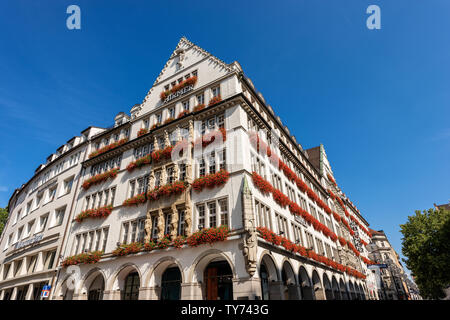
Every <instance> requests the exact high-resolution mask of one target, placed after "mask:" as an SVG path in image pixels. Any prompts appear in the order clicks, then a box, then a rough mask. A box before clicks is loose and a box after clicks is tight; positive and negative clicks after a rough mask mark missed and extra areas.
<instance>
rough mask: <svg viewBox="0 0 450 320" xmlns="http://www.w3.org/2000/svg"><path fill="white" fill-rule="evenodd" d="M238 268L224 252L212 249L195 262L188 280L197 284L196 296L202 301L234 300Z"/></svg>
mask: <svg viewBox="0 0 450 320" xmlns="http://www.w3.org/2000/svg"><path fill="white" fill-rule="evenodd" d="M236 277H237V276H236V267H235V265H234V263H233V261H232V260H231V258H230V257H229V256H228V255H227V254H225V253H224V252H223V251H220V250H218V249H210V250H207V251H205V252H203V253H202V254H200V255H199V256H198V257H197V258H196V259H195V261H194V262H193V264H192V266H191V268H190V272H189V276H188V279H190V282H191V283H196V284H197V289H195V290H196V293H195V295H197V296H198V298H200V299H207V300H215V299H233V279H236Z"/></svg>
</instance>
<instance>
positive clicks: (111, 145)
mask: <svg viewBox="0 0 450 320" xmlns="http://www.w3.org/2000/svg"><path fill="white" fill-rule="evenodd" d="M126 142H128V138H124V139H121V140H119V141H116V142H113V143H110V144H108V145H107V146H104V147H102V148H100V149H97V150H95V151H93V152H91V153H90V154H89V159H90V158H93V157H95V156H98V155H99V154H102V153H105V152H106V151H109V150H112V149H114V148H117V147H118V146H120V145H122V144H124V143H126Z"/></svg>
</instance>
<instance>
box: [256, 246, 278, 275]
mask: <svg viewBox="0 0 450 320" xmlns="http://www.w3.org/2000/svg"><path fill="white" fill-rule="evenodd" d="M263 264H264V265H265V267H266V268H267V272H268V274H269V282H272V281H279V279H280V278H281V277H280V272H279V271H278V268H277V265H276V263H275V258H274V257H273V256H272V255H271V254H270V253H269V252H263V254H262V255H261V258H260V259H259V264H258V265H259V266H260V267H261V265H263Z"/></svg>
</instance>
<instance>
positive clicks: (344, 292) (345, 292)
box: [339, 279, 350, 300]
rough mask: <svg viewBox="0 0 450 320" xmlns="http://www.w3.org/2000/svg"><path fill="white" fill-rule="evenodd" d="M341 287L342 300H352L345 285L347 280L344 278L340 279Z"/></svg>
mask: <svg viewBox="0 0 450 320" xmlns="http://www.w3.org/2000/svg"><path fill="white" fill-rule="evenodd" d="M339 288H340V289H341V299H342V300H350V297H349V294H348V290H347V286H346V285H345V282H344V280H342V279H340V280H339Z"/></svg>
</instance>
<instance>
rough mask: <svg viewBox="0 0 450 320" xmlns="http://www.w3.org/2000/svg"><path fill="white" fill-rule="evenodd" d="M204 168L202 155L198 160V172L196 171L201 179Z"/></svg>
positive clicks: (204, 172) (204, 171)
mask: <svg viewBox="0 0 450 320" xmlns="http://www.w3.org/2000/svg"><path fill="white" fill-rule="evenodd" d="M205 167H206V163H205V158H203V155H202V156H201V158H200V160H199V170H198V175H199V177H203V176H204V175H205V174H206V168H205Z"/></svg>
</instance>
